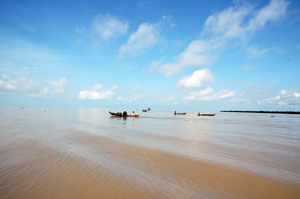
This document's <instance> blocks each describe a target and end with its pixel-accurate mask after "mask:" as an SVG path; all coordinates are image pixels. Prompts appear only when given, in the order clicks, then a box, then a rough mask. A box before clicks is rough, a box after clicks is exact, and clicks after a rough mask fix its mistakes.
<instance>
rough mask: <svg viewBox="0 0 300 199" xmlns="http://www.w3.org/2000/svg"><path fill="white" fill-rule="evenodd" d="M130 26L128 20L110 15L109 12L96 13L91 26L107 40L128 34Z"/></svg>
mask: <svg viewBox="0 0 300 199" xmlns="http://www.w3.org/2000/svg"><path fill="white" fill-rule="evenodd" d="M128 27H129V24H128V22H125V21H120V20H118V19H117V17H115V16H110V15H109V14H106V15H102V14H98V15H96V17H95V18H94V21H93V23H92V26H91V28H92V30H93V32H94V33H96V34H97V35H99V36H100V37H101V38H103V39H105V40H109V39H110V38H112V37H116V36H118V35H123V34H126V33H127V30H128Z"/></svg>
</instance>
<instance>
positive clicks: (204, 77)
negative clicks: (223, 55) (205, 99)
mask: <svg viewBox="0 0 300 199" xmlns="http://www.w3.org/2000/svg"><path fill="white" fill-rule="evenodd" d="M214 81H215V77H214V76H213V75H212V74H211V71H210V70H208V69H202V70H196V71H195V72H194V73H193V74H192V75H191V76H186V77H184V78H182V79H181V80H179V81H178V83H177V85H178V86H179V87H185V88H200V87H202V86H203V85H204V84H205V83H206V82H214Z"/></svg>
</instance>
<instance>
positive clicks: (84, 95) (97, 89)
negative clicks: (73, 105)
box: [78, 84, 116, 100]
mask: <svg viewBox="0 0 300 199" xmlns="http://www.w3.org/2000/svg"><path fill="white" fill-rule="evenodd" d="M112 89H116V87H115V86H114V87H113V88H112ZM114 94H115V93H114V92H112V91H111V89H110V90H105V89H103V88H102V85H101V84H96V85H95V86H92V87H90V88H87V89H86V90H83V91H80V92H79V94H78V99H80V100H84V99H87V100H108V99H110V98H111V97H112V96H113V95H114Z"/></svg>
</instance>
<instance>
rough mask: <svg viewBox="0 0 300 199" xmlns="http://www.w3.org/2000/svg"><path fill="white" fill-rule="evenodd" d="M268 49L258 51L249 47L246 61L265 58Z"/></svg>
mask: <svg viewBox="0 0 300 199" xmlns="http://www.w3.org/2000/svg"><path fill="white" fill-rule="evenodd" d="M267 52H269V49H267V48H266V49H263V50H258V49H257V47H254V46H250V47H249V48H248V50H247V59H257V58H261V57H267Z"/></svg>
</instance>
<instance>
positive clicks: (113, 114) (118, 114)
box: [108, 111, 139, 117]
mask: <svg viewBox="0 0 300 199" xmlns="http://www.w3.org/2000/svg"><path fill="white" fill-rule="evenodd" d="M108 112H109V113H110V114H111V115H112V116H117V117H138V116H139V115H123V114H120V113H114V112H110V111H108Z"/></svg>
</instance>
